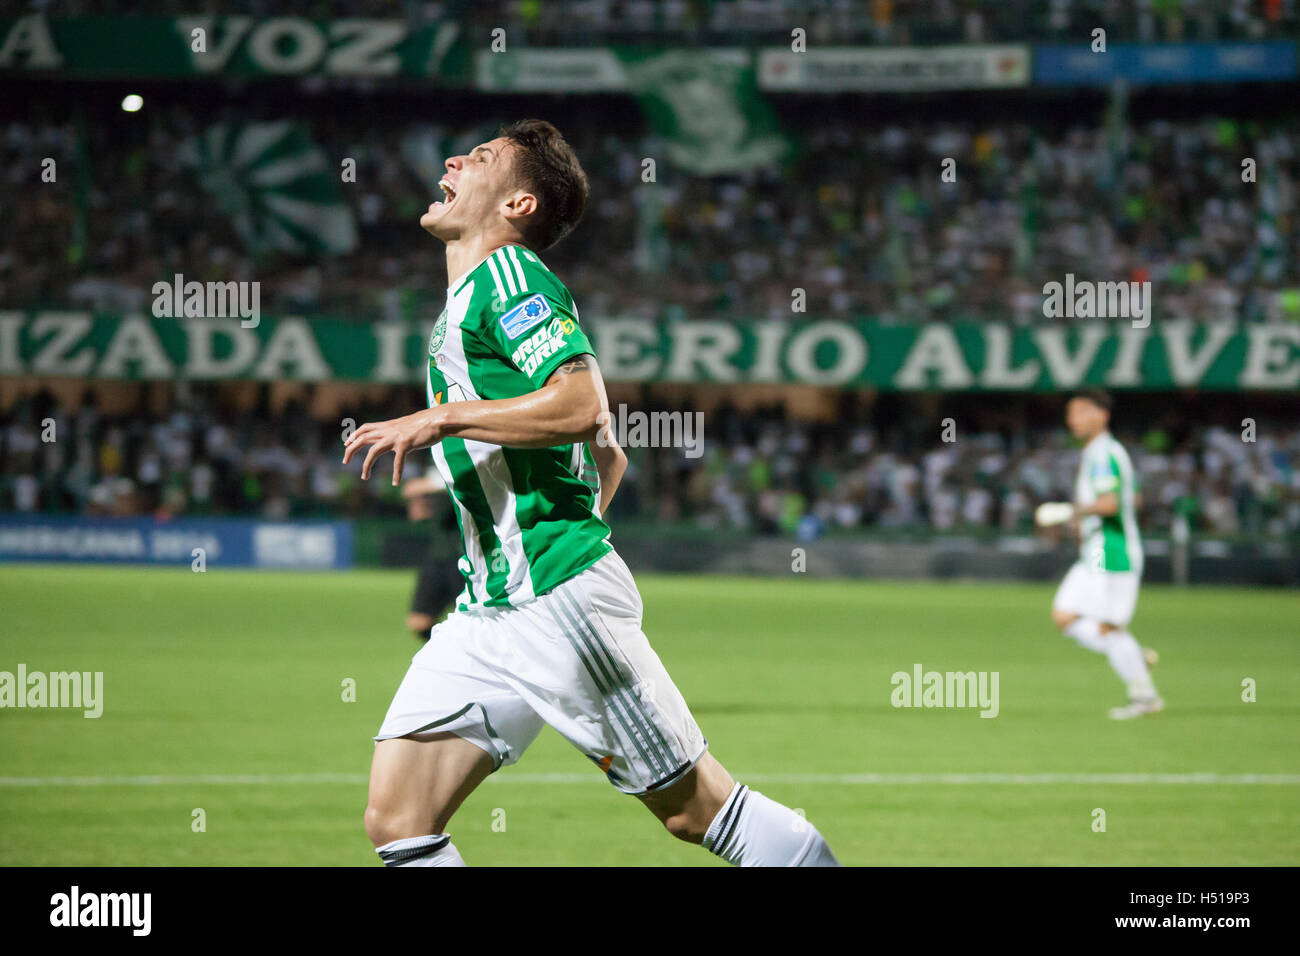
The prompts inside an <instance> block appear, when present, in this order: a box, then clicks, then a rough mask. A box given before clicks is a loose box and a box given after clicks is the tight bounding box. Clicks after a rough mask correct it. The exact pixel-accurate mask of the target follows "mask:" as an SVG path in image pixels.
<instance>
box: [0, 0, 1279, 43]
mask: <svg viewBox="0 0 1300 956" xmlns="http://www.w3.org/2000/svg"><path fill="white" fill-rule="evenodd" d="M5 6H6V7H13V8H14V13H15V14H16V13H19V12H29V11H37V10H40V11H45V12H49V13H55V12H56V11H57V14H58V15H61V16H114V15H119V14H120V13H121V12H122V11H121V3H120V2H115V0H64V2H61V3H59V4H57V6H56V5H55V4H53V3H50V2H49V0H15V2H10V3H7V4H5ZM131 6H132V12H133V13H136V14H147V15H151V16H193V15H195V14H196V13H202V12H207V11H208V10H210V9H214V8H215V11H216V12H220V13H223V14H226V15H235V14H242V15H249V16H258V17H271V16H281V17H282V16H300V17H309V18H314V19H322V20H323V19H330V18H337V17H402V18H404V19H407V20H411V21H417V22H418V21H421V20H426V21H438V20H442V19H445V18H453V19H455V20H457V21H458V22H459V23H461V24H462V25H463V26H464V27H465V28H466V29H468V30H473V29H477V28H481V29H490V28H491V27H493V26H504V27H506V28H507V29H508V30H510V31H511V33H512V35H516V36H521V38H522V39H523V40H524V41H525V42H527V43H529V44H532V45H546V46H567V45H582V44H585V43H645V42H663V43H667V42H681V41H683V40H690V41H692V42H707V43H737V42H763V43H784V42H787V41H788V39H789V35H790V30H791V28H792V27H795V26H803V27H804V28H805V29H806V30H807V31H808V35H809V38H810V39H811V40H812V41H813V42H816V43H830V42H838V43H845V42H853V43H861V44H881V45H884V44H899V45H902V44H909V43H997V42H1009V41H1026V40H1039V41H1043V40H1058V41H1064V40H1067V39H1070V38H1074V37H1078V36H1087V35H1088V34H1089V32H1090V31H1091V30H1092V29H1093V28H1094V27H1098V26H1100V27H1103V28H1105V29H1106V30H1108V31H1113V32H1116V33H1119V34H1121V35H1124V36H1126V37H1131V38H1134V39H1138V40H1141V41H1142V42H1145V43H1150V42H1155V41H1161V40H1164V41H1169V42H1180V41H1190V40H1229V39H1260V38H1265V37H1273V36H1279V35H1286V33H1287V31H1288V30H1290V31H1292V32H1294V30H1295V27H1296V23H1297V9H1296V3H1295V0H869V2H863V0H399V2H396V3H394V2H386V3H379V2H376V0H330V2H325V0H223V2H221V3H213V2H211V0H208V2H204V0H198V2H195V0H136V2H135V3H133V4H132V5H131ZM7 15H10V14H7Z"/></svg>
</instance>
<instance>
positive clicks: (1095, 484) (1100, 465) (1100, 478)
mask: <svg viewBox="0 0 1300 956" xmlns="http://www.w3.org/2000/svg"><path fill="white" fill-rule="evenodd" d="M1088 481H1089V483H1090V484H1091V485H1092V490H1093V492H1095V493H1096V494H1099V495H1105V494H1110V493H1112V492H1114V493H1118V492H1119V490H1120V487H1119V486H1120V470H1119V462H1118V461H1116V460H1115V456H1114V455H1107V456H1106V457H1105V458H1104V459H1101V460H1098V461H1096V462H1094V463H1093V466H1092V471H1091V473H1090V474H1089V475H1088Z"/></svg>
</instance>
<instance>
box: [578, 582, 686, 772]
mask: <svg viewBox="0 0 1300 956" xmlns="http://www.w3.org/2000/svg"><path fill="white" fill-rule="evenodd" d="M554 593H555V596H556V597H557V598H558V599H559V601H560V603H566V602H567V603H568V605H569V607H570V608H571V609H572V612H573V614H574V615H575V616H576V617H577V619H578V624H579V627H580V628H583V629H585V630H586V632H587V634H588V635H589V636H590V638H591V642H592V643H594V644H595V645H596V647H597V648H598V649H599V650H600V652H601V653H602V654H604V656H605V658H606V660H608V662H609V666H610V668H611V669H612V670H613V672H614V673H615V674H616V675H618V679H617V681H616V684H617V685H618V686H620V687H622V688H623V693H624V695H625V697H626V699H627V702H628V706H629V708H630V709H631V711H632V716H633V718H634V719H636V718H639V722H640V723H641V725H642V727H643V729H644V730H645V734H646V739H647V742H648V744H649V746H651V747H654V748H656V756H657V757H658V758H659V761H660V766H659V768H658V769H657V770H656V772H657V773H660V774H663V775H664V776H672V774H673V770H674V768H675V766H676V761H677V754H676V753H674V752H673V749H672V748H671V747H670V746H668V741H667V740H665V739H664V735H663V734H662V733H660V731H659V727H658V725H656V724H655V722H654V720H653V718H651V716H650V714H649V713H647V712H646V709H645V707H644V706H643V705H642V703H641V702H640V701H639V700H638V699H637V697H636V695H635V694H633V693H632V690H631V687H630V686H629V684H628V678H627V677H626V676H625V675H624V674H623V672H622V670H621V669H620V668H619V666H618V662H617V661H615V660H614V656H613V655H612V654H610V652H609V648H608V647H606V646H605V642H604V640H603V639H602V638H601V636H600V634H599V633H598V632H597V631H596V629H595V628H594V627H592V626H591V623H590V622H589V621H587V620H586V618H585V617H584V616H583V615H582V611H581V608H579V607H578V603H577V601H575V600H574V598H573V596H572V595H570V594H565V593H564V592H563V591H562V590H560V589H556V591H555V592H554ZM652 769H654V768H653V767H652Z"/></svg>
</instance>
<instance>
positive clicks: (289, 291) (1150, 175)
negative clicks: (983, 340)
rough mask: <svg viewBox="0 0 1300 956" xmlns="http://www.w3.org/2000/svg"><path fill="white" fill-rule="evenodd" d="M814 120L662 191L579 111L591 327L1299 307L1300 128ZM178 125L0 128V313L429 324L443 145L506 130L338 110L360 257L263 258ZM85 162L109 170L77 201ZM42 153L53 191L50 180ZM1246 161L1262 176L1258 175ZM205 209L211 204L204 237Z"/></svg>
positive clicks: (324, 135)
mask: <svg viewBox="0 0 1300 956" xmlns="http://www.w3.org/2000/svg"><path fill="white" fill-rule="evenodd" d="M814 112H815V111H809V114H810V115H809V116H807V117H805V118H804V120H803V121H802V122H799V121H797V119H795V118H792V120H791V121H790V122H788V123H787V124H786V125H787V127H788V129H787V131H788V132H790V133H791V134H792V137H793V140H794V141H795V142H796V143H798V146H799V151H800V152H799V155H798V157H797V158H795V159H793V160H792V161H791V162H790V163H789V164H788V165H787V166H785V167H776V166H773V167H769V168H764V169H758V170H754V171H752V172H749V173H746V174H743V175H733V176H725V177H710V178H705V177H692V176H689V175H685V174H683V173H682V172H681V171H680V170H676V169H673V168H671V167H669V166H668V165H667V164H666V163H661V164H659V166H658V170H657V182H655V183H645V182H642V180H641V173H642V158H643V157H646V156H655V155H661V154H662V143H660V142H658V141H657V140H656V139H655V138H654V137H653V136H652V135H648V134H645V133H644V132H643V131H638V130H634V129H625V130H624V131H623V132H620V133H608V132H600V131H598V126H599V124H595V123H584V124H574V125H573V128H572V129H571V130H569V132H570V134H571V136H572V138H573V139H575V140H576V141H577V145H578V148H579V151H580V153H581V155H582V156H583V157H584V163H585V166H586V168H587V170H588V172H589V175H590V176H591V178H592V180H593V184H592V201H591V205H590V207H589V211H588V214H587V219H586V221H585V222H584V224H583V225H582V227H581V228H579V229H578V230H577V231H575V233H574V234H573V235H572V236H570V237H569V238H568V239H567V240H565V241H564V242H562V243H561V244H560V245H558V246H556V247H555V248H554V249H552V250H550V251H549V252H548V253H547V255H546V258H547V261H548V264H549V265H551V267H552V268H554V269H555V270H556V271H557V272H558V273H559V274H561V275H562V276H563V277H564V280H565V282H566V284H567V285H568V286H569V288H570V289H571V291H572V292H573V293H574V296H575V298H576V299H577V301H578V303H579V307H580V308H581V309H582V310H583V312H584V313H585V314H587V315H635V316H644V317H661V318H666V319H678V318H752V317H767V318H781V317H790V316H792V315H793V313H792V302H793V301H794V299H793V298H792V297H793V295H794V291H793V290H795V289H803V290H804V291H805V294H806V298H805V299H804V305H805V307H806V310H807V313H808V314H810V315H820V316H834V317H847V316H855V315H871V316H875V317H879V318H881V319H882V320H884V321H920V320H928V319H944V318H962V317H968V318H998V319H1006V318H1009V317H1011V318H1014V319H1015V320H1016V321H1019V322H1032V321H1042V320H1043V319H1042V301H1043V295H1042V287H1043V285H1044V284H1045V283H1046V282H1049V281H1063V280H1064V277H1065V275H1066V274H1067V273H1075V274H1076V275H1078V276H1079V277H1080V278H1092V279H1095V280H1105V281H1114V280H1133V281H1141V280H1144V279H1150V280H1151V281H1152V282H1153V286H1154V290H1155V294H1154V296H1153V300H1154V308H1155V317H1156V318H1162V317H1177V318H1183V317H1191V318H1197V319H1212V318H1218V317H1222V316H1238V317H1243V318H1246V319H1248V320H1249V319H1261V318H1278V317H1288V318H1294V317H1300V230H1297V229H1295V228H1293V227H1292V224H1291V219H1290V216H1291V215H1292V214H1291V213H1290V210H1292V209H1294V207H1295V202H1296V197H1297V195H1298V193H1297V187H1298V186H1300V157H1297V152H1296V149H1297V147H1296V144H1297V143H1300V135H1298V133H1300V129H1298V128H1297V121H1295V120H1294V118H1293V119H1291V120H1286V121H1283V120H1278V121H1273V122H1259V123H1243V122H1236V121H1232V120H1226V119H1213V118H1205V119H1197V120H1179V121H1170V120H1152V121H1144V122H1138V123H1132V124H1129V125H1128V126H1126V127H1125V128H1123V129H1122V130H1121V131H1119V132H1116V131H1115V130H1113V129H1108V128H1107V127H1106V124H1105V123H1104V122H1102V121H1100V120H1099V121H1097V122H1095V123H1088V122H1082V121H1081V122H1080V123H1078V124H1077V125H1067V126H1063V127H1060V128H1054V129H1040V128H1038V127H1036V126H1035V125H1033V124H1030V123H1027V122H1002V123H996V124H992V125H986V124H981V123H978V122H951V123H950V122H939V121H933V120H918V121H910V122H898V123H894V122H891V123H887V124H884V125H882V126H875V125H872V124H861V123H858V122H856V121H855V120H853V119H851V118H848V117H843V116H841V117H839V118H828V117H825V116H814V115H812V114H813V113H814ZM160 113H162V114H164V115H160V116H158V117H156V118H155V119H154V120H153V121H152V123H151V124H150V127H149V132H148V133H147V134H144V135H143V139H142V140H141V141H140V142H138V143H135V144H132V145H130V146H125V147H124V146H122V145H119V144H117V143H116V142H115V137H120V136H121V135H122V134H121V131H120V130H117V131H115V130H114V128H113V124H111V123H109V122H107V121H100V122H90V123H89V124H88V126H87V130H86V135H87V139H86V142H85V144H84V146H83V147H82V148H80V149H79V147H78V135H77V131H76V128H75V127H74V126H73V125H71V124H53V125H29V124H27V123H25V122H17V121H15V122H12V123H10V124H8V125H7V126H0V163H2V164H3V167H2V168H3V170H4V172H3V173H0V180H2V181H3V185H2V188H0V215H2V216H3V218H4V219H5V221H6V222H8V223H10V224H11V228H10V229H7V230H5V232H4V235H3V236H0V305H5V306H8V307H35V306H38V305H41V306H46V307H52V308H89V309H95V310H102V311H118V312H128V311H134V310H147V309H148V307H149V304H150V303H151V302H152V294H151V292H150V290H151V288H152V285H153V283H154V282H156V281H159V280H164V281H171V279H172V277H173V275H175V274H176V273H181V274H183V275H185V276H186V278H187V279H198V280H199V281H209V280H216V281H230V280H251V279H257V280H259V281H260V283H261V290H260V291H261V307H262V309H263V310H264V311H266V312H268V313H271V314H275V313H281V314H286V313H288V314H335V315H346V316H353V317H356V318H358V319H377V318H381V317H384V316H386V315H390V314H393V312H394V310H398V311H404V312H405V314H407V315H410V316H414V317H419V316H422V315H425V314H426V313H427V314H428V316H429V317H430V318H432V316H433V315H435V314H436V311H437V309H439V308H440V307H441V299H442V295H443V289H444V288H445V285H444V284H445V281H446V280H445V276H444V274H443V273H444V271H445V270H444V266H443V261H442V256H441V248H440V247H439V246H438V245H437V244H436V243H434V242H432V241H428V240H426V239H425V237H423V235H422V234H421V233H419V232H418V231H417V230H418V226H417V225H416V223H417V221H418V219H419V216H420V215H421V213H422V212H423V211H424V209H425V207H426V206H427V204H428V202H429V201H430V199H431V198H433V197H435V196H440V193H439V191H438V190H437V187H436V180H437V175H438V172H437V171H440V169H441V167H440V164H439V163H438V162H433V163H430V161H429V154H430V151H431V150H434V151H437V156H438V159H439V160H440V159H441V157H442V155H444V153H443V152H442V151H441V150H442V149H451V148H453V144H455V145H456V146H459V148H468V146H467V144H471V143H472V142H476V141H478V139H477V137H478V136H482V137H484V138H487V137H490V135H491V128H490V127H486V128H477V129H474V128H471V129H468V130H467V129H458V130H456V131H454V132H453V131H451V130H448V129H446V128H439V127H430V126H428V125H422V124H411V123H408V122H405V121H403V120H396V121H395V122H394V123H391V124H385V123H370V122H369V121H368V120H365V119H361V120H358V121H357V123H356V125H355V126H351V125H349V124H343V123H338V122H336V121H335V120H334V119H333V118H331V119H330V120H329V121H328V122H325V121H324V119H323V118H322V121H321V122H320V123H319V124H318V125H317V126H316V128H315V129H314V131H313V135H314V136H315V138H316V139H317V141H318V142H319V143H320V145H321V146H322V148H323V149H324V151H325V153H326V154H328V155H329V156H332V157H354V158H356V160H357V169H358V174H357V182H356V183H355V184H343V185H342V186H341V189H342V196H343V201H345V202H346V203H348V205H349V206H350V207H351V209H352V212H353V215H354V218H355V221H356V223H357V231H358V245H357V247H356V249H355V250H354V251H353V252H350V253H347V254H342V255H326V254H323V253H316V254H303V255H280V256H262V257H260V258H258V257H255V256H254V255H253V254H251V253H250V252H249V251H248V250H247V249H245V248H244V247H243V245H242V244H241V242H240V239H239V238H238V236H237V234H236V233H235V231H234V229H233V228H232V227H231V226H230V225H229V222H228V220H227V219H226V217H225V216H222V215H220V214H217V213H216V208H218V207H219V204H218V202H217V200H215V199H214V198H213V197H211V196H208V195H207V194H205V193H204V192H203V191H202V189H201V188H200V186H199V185H198V184H197V182H196V180H195V177H194V174H193V170H192V169H191V168H190V167H189V166H187V165H186V163H185V161H184V160H183V159H182V157H183V155H184V150H183V149H182V148H181V147H182V144H183V142H184V141H185V140H186V139H187V138H189V137H190V136H192V135H195V134H197V133H198V132H200V130H201V129H202V128H204V124H203V123H202V122H199V121H198V120H197V119H196V117H195V116H194V115H193V114H192V113H190V112H189V111H188V110H183V109H180V108H177V109H175V110H170V111H169V110H167V109H162V110H160ZM617 125H618V124H617V123H615V126H616V127H617ZM624 126H626V121H625V122H624ZM421 149H422V150H423V152H424V156H425V159H424V179H423V180H422V178H421V176H420V175H418V173H417V169H416V166H418V165H419V163H418V161H417V160H415V159H414V158H413V157H414V156H415V154H416V152H417V150H421ZM83 151H84V154H85V155H89V156H94V157H97V159H96V160H95V161H94V163H93V164H92V165H91V181H90V182H89V184H87V186H86V188H85V199H84V201H83V202H82V203H80V204H79V203H78V202H77V200H76V198H75V197H76V195H77V192H78V188H79V187H78V186H77V185H76V181H77V172H76V170H77V168H78V159H77V157H78V156H79V155H82V153H83ZM47 156H48V157H53V158H55V159H56V160H57V162H58V169H59V170H60V177H59V181H58V183H59V184H58V185H36V186H33V185H32V183H31V180H32V178H33V177H34V176H36V175H38V172H37V171H38V170H39V168H40V164H41V160H42V157H47ZM1116 156H1122V159H1116V158H1115V157H1116ZM1245 156H1250V157H1253V158H1255V160H1256V161H1257V175H1258V182H1255V183H1243V181H1242V174H1241V173H1242V170H1241V161H1242V157H1245ZM945 157H952V158H954V159H956V161H957V166H956V169H957V181H956V182H955V183H943V182H941V181H940V164H941V162H942V160H943V159H944V158H945ZM332 162H338V160H337V159H335V160H333V161H332ZM805 184H815V185H805ZM254 202H255V200H254ZM196 209H209V210H212V211H213V214H205V215H204V216H203V217H202V219H201V220H200V221H199V224H198V225H197V226H196V221H195V217H194V214H193V211H194V210H196ZM79 228H80V229H82V230H84V235H83V236H82V238H80V239H78V238H77V235H78V229H79ZM430 310H432V311H430Z"/></svg>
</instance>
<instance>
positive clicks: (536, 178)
mask: <svg viewBox="0 0 1300 956" xmlns="http://www.w3.org/2000/svg"><path fill="white" fill-rule="evenodd" d="M497 135H498V136H501V137H504V138H505V139H508V140H510V141H511V142H512V143H513V144H514V145H515V147H516V149H515V151H514V152H515V176H516V177H517V179H518V181H519V185H521V186H523V187H524V188H526V189H527V190H528V191H529V192H531V193H532V194H533V195H534V196H536V197H537V211H536V212H535V213H533V214H532V215H531V216H529V217H528V220H527V221H526V223H525V224H524V226H523V230H524V242H525V243H527V245H528V247H529V248H530V249H534V250H536V251H538V252H540V251H541V250H543V249H546V248H548V247H550V246H553V245H555V244H556V243H557V242H559V241H560V240H561V239H563V238H564V237H565V236H567V235H568V234H569V233H570V232H571V231H572V230H573V227H574V226H576V225H577V224H578V220H579V219H581V218H582V214H583V212H584V211H585V210H586V208H587V196H588V194H589V193H590V187H589V186H588V185H587V174H586V173H584V172H583V171H582V164H581V163H579V162H578V156H577V154H576V153H574V151H573V147H572V146H570V145H569V144H568V143H567V142H566V141H565V139H564V137H563V136H562V135H561V134H560V131H559V130H558V129H556V128H555V127H554V126H552V125H551V124H550V123H548V122H546V120H539V119H525V120H519V121H517V122H514V123H508V124H506V125H505V126H502V127H501V128H500V129H499V130H497Z"/></svg>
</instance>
